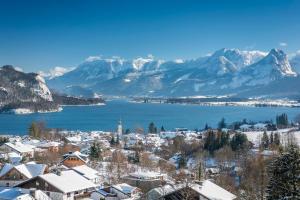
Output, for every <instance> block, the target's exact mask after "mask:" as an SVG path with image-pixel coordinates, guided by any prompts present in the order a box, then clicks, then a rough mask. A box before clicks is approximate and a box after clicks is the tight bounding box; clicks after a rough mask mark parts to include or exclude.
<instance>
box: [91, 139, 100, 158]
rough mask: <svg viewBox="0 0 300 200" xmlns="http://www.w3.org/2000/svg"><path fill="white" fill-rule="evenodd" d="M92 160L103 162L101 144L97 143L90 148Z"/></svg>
mask: <svg viewBox="0 0 300 200" xmlns="http://www.w3.org/2000/svg"><path fill="white" fill-rule="evenodd" d="M90 158H91V159H92V160H101V159H102V158H101V149H100V146H99V144H96V143H95V142H94V143H93V145H92V146H91V147H90Z"/></svg>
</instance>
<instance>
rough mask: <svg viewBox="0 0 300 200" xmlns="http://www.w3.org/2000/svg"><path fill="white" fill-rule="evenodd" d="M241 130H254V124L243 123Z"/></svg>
mask: <svg viewBox="0 0 300 200" xmlns="http://www.w3.org/2000/svg"><path fill="white" fill-rule="evenodd" d="M240 130H241V131H243V132H248V131H252V125H250V124H242V125H241V126H240Z"/></svg>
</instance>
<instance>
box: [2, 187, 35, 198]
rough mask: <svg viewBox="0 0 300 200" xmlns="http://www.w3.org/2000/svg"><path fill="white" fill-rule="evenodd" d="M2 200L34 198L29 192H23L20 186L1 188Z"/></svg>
mask: <svg viewBox="0 0 300 200" xmlns="http://www.w3.org/2000/svg"><path fill="white" fill-rule="evenodd" d="M0 199H1V200H34V198H33V197H32V196H31V195H29V194H24V193H22V190H21V189H20V188H0Z"/></svg>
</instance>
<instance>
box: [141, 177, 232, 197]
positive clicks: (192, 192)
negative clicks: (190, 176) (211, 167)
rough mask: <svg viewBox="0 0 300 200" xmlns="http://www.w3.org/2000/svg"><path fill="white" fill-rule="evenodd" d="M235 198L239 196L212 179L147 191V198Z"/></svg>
mask: <svg viewBox="0 0 300 200" xmlns="http://www.w3.org/2000/svg"><path fill="white" fill-rule="evenodd" d="M186 195H188V199H190V200H216V199H218V200H235V199H236V198H237V197H236V196H235V195H234V194H232V193H230V192H229V191H227V190H225V189H223V188H221V187H220V186H218V185H216V184H215V183H213V182H211V181H210V180H205V181H201V182H199V183H188V184H187V183H182V184H176V185H164V186H162V187H158V188H154V189H152V190H151V191H149V192H148V193H147V199H185V198H187V197H186Z"/></svg>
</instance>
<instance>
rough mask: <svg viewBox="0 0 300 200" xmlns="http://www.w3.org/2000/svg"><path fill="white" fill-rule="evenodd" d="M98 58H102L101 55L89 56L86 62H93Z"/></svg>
mask: <svg viewBox="0 0 300 200" xmlns="http://www.w3.org/2000/svg"><path fill="white" fill-rule="evenodd" d="M96 60H101V56H89V57H87V58H86V59H85V61H86V62H93V61H96Z"/></svg>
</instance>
